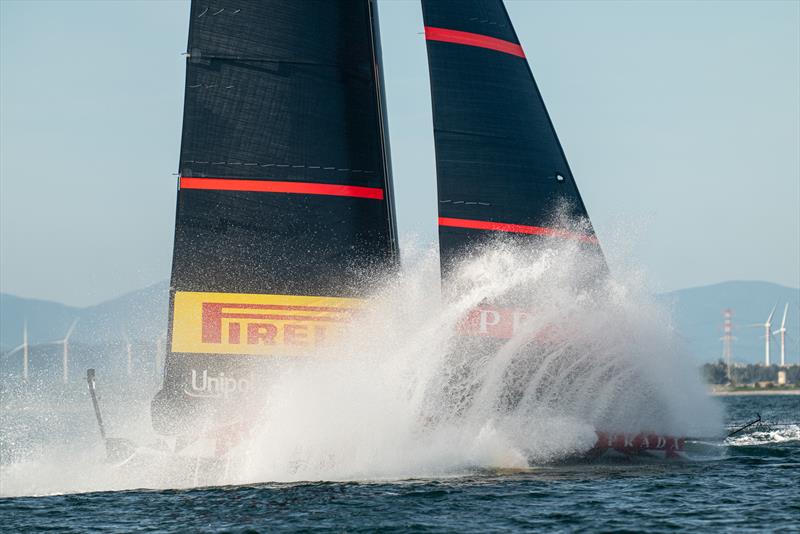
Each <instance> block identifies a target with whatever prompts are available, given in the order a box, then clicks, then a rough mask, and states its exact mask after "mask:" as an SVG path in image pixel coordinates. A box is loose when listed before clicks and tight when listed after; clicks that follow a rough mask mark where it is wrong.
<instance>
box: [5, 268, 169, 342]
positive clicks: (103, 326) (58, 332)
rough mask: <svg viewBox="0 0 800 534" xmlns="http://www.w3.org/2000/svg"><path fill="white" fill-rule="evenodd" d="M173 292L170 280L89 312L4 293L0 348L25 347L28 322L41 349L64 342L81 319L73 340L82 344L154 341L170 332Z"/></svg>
mask: <svg viewBox="0 0 800 534" xmlns="http://www.w3.org/2000/svg"><path fill="white" fill-rule="evenodd" d="M168 293H169V284H168V283H167V282H166V281H164V282H159V283H157V284H154V285H152V286H149V287H146V288H144V289H140V290H138V291H133V292H131V293H127V294H125V295H122V296H120V297H117V298H115V299H112V300H108V301H106V302H103V303H100V304H97V305H95V306H89V307H86V308H74V307H71V306H65V305H63V304H58V303H55V302H48V301H44V300H34V299H25V298H20V297H15V296H13V295H8V294H5V293H0V347H2V350H3V351H5V350H10V349H13V348H14V347H17V346H19V345H20V344H21V343H22V332H23V325H24V323H26V322H27V325H28V342H29V343H30V344H31V345H36V344H41V343H48V342H51V341H57V340H60V339H63V338H64V335H65V334H66V333H67V330H69V327H70V325H71V324H72V322H73V321H75V320H76V319H77V320H78V323H77V324H76V326H75V330H74V332H73V334H72V337H71V338H70V341H75V342H76V343H83V344H87V345H102V344H107V343H118V342H120V340H121V339H122V338H124V337H125V336H128V338H130V340H131V342H142V341H151V340H153V339H155V338H157V337H158V336H160V335H163V333H164V332H165V331H166V327H167V302H168Z"/></svg>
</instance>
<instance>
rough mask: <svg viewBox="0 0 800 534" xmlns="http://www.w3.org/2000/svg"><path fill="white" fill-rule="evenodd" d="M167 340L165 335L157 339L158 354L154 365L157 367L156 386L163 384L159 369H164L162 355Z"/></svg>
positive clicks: (155, 371)
mask: <svg viewBox="0 0 800 534" xmlns="http://www.w3.org/2000/svg"><path fill="white" fill-rule="evenodd" d="M166 340H167V334H166V333H163V334H161V335H160V336H158V338H157V339H156V353H155V361H154V362H153V365H154V367H155V370H154V374H155V377H156V385H160V383H161V374H160V373H159V372H158V368H159V367H162V365H161V354H162V351H163V350H165V349H164V342H165V341H166Z"/></svg>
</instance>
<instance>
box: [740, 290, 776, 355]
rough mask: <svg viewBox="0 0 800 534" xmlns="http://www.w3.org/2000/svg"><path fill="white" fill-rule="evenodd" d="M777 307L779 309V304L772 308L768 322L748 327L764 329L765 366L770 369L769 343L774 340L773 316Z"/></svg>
mask: <svg viewBox="0 0 800 534" xmlns="http://www.w3.org/2000/svg"><path fill="white" fill-rule="evenodd" d="M777 307H778V305H777V304H776V305H775V306H773V307H772V311H771V312H769V317H767V321H766V322H764V323H755V324H749V325H747V326H748V327H751V326H761V327H763V328H764V365H766V366H767V367H769V364H770V361H769V357H770V350H769V342H770V340H771V339H772V316H773V315H774V314H775V308H777Z"/></svg>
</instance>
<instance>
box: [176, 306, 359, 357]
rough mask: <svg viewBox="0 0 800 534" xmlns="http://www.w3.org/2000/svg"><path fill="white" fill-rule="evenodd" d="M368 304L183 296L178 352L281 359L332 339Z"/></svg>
mask: <svg viewBox="0 0 800 534" xmlns="http://www.w3.org/2000/svg"><path fill="white" fill-rule="evenodd" d="M363 304H364V301H363V300H362V299H353V298H339V297H318V296H298V295H257V294H242V293H205V292H190V291H178V292H176V293H175V302H174V308H173V317H172V352H184V353H186V352H189V353H205V354H250V355H265V356H271V355H277V354H288V353H293V352H296V351H297V350H298V349H301V350H303V349H305V350H306V351H308V349H309V348H313V347H316V346H318V345H319V344H321V343H324V342H325V341H326V340H329V339H331V338H332V337H333V336H335V335H336V333H337V332H338V331H340V330H341V329H342V328H343V326H344V325H346V324H347V323H348V322H350V321H351V320H352V317H353V314H354V312H356V311H357V310H358V308H360V307H361V306H363Z"/></svg>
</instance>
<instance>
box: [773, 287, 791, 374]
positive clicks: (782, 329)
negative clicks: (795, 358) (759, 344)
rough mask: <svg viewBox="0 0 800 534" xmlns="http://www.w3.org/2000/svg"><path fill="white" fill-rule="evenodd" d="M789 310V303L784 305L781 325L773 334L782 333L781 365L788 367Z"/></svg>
mask: <svg viewBox="0 0 800 534" xmlns="http://www.w3.org/2000/svg"><path fill="white" fill-rule="evenodd" d="M788 311H789V303H788V302H787V303H786V306H784V307H783V319H782V320H781V327H780V328H779V329H777V330H775V331H774V332H773V334H780V335H781V367H786V312H788Z"/></svg>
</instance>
